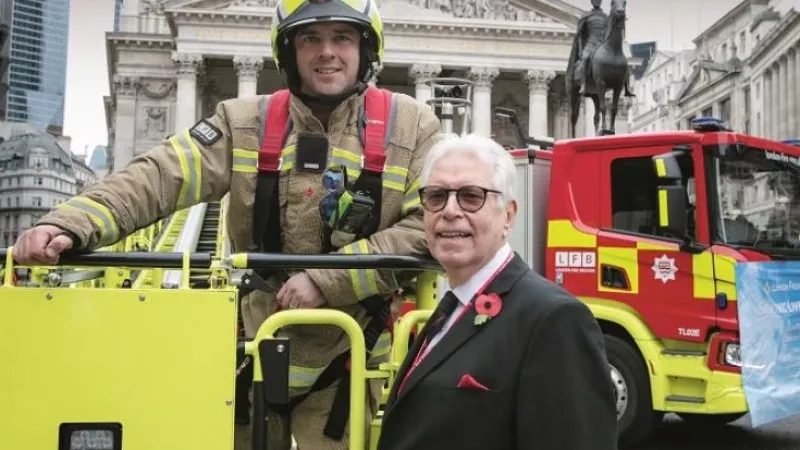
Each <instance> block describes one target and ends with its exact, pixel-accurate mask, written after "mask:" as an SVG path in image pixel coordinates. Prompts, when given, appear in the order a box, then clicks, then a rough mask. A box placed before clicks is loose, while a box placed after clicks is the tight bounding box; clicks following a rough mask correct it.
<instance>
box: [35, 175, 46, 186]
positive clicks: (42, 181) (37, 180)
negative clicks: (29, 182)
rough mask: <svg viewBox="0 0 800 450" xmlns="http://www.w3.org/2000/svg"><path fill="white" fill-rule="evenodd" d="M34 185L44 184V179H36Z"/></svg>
mask: <svg viewBox="0 0 800 450" xmlns="http://www.w3.org/2000/svg"><path fill="white" fill-rule="evenodd" d="M36 184H38V185H39V186H41V185H43V184H44V179H43V178H42V177H36Z"/></svg>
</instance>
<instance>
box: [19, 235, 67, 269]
mask: <svg viewBox="0 0 800 450" xmlns="http://www.w3.org/2000/svg"><path fill="white" fill-rule="evenodd" d="M72 245H73V242H72V238H71V237H70V234H69V233H68V232H67V231H65V230H63V229H61V228H59V227H57V226H54V225H39V226H36V227H33V228H31V229H29V230H26V231H25V232H23V233H22V234H21V235H20V236H19V238H17V242H16V243H15V244H14V260H15V261H16V262H17V264H20V265H23V266H33V265H43V266H49V265H55V264H58V258H59V256H60V255H61V254H62V253H63V252H65V251H67V250H69V249H71V248H72Z"/></svg>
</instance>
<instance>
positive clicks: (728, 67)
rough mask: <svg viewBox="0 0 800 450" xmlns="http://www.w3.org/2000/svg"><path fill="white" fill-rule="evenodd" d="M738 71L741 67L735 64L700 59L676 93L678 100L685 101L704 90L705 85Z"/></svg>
mask: <svg viewBox="0 0 800 450" xmlns="http://www.w3.org/2000/svg"><path fill="white" fill-rule="evenodd" d="M740 71H741V68H740V67H739V66H738V65H736V64H720V63H715V62H712V61H700V62H698V64H697V66H696V67H695V69H694V70H693V71H692V74H691V75H690V76H689V81H688V82H687V83H686V86H685V87H684V88H683V90H682V91H681V93H680V94H679V95H678V99H679V100H678V102H682V101H685V100H686V99H688V98H689V97H692V96H693V95H695V94H698V93H700V92H702V91H704V90H705V89H706V88H707V87H709V86H713V85H716V84H717V83H719V82H721V81H722V80H724V79H726V78H728V77H729V76H731V75H733V74H737V73H739V72H740Z"/></svg>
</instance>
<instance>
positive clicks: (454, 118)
mask: <svg viewBox="0 0 800 450" xmlns="http://www.w3.org/2000/svg"><path fill="white" fill-rule="evenodd" d="M425 84H426V85H427V86H428V88H429V89H430V90H431V93H430V95H431V97H430V98H429V99H428V100H427V102H426V103H427V104H428V105H430V106H431V107H433V111H434V112H435V113H436V115H437V116H439V120H440V121H441V122H442V132H443V133H445V134H454V133H455V134H458V135H462V136H463V135H465V134H467V133H470V132H471V131H472V82H471V81H469V80H467V79H464V78H446V77H441V78H429V79H428V80H427V81H425ZM456 124H457V125H458V128H459V131H454V129H455V128H456Z"/></svg>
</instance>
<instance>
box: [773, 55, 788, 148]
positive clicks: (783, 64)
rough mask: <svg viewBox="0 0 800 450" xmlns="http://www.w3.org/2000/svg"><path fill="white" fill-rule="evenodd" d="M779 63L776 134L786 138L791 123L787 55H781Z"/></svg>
mask: <svg viewBox="0 0 800 450" xmlns="http://www.w3.org/2000/svg"><path fill="white" fill-rule="evenodd" d="M778 64H779V65H780V69H778V74H779V75H780V76H779V77H778V80H779V81H778V92H779V95H778V108H779V110H778V126H779V128H778V135H777V136H776V138H777V139H785V138H786V135H787V133H788V125H789V118H788V115H789V111H788V110H787V102H786V97H787V95H786V94H787V87H788V84H789V79H788V77H787V75H788V73H787V72H788V71H787V60H786V55H781V56H780V57H779V58H778Z"/></svg>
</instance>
